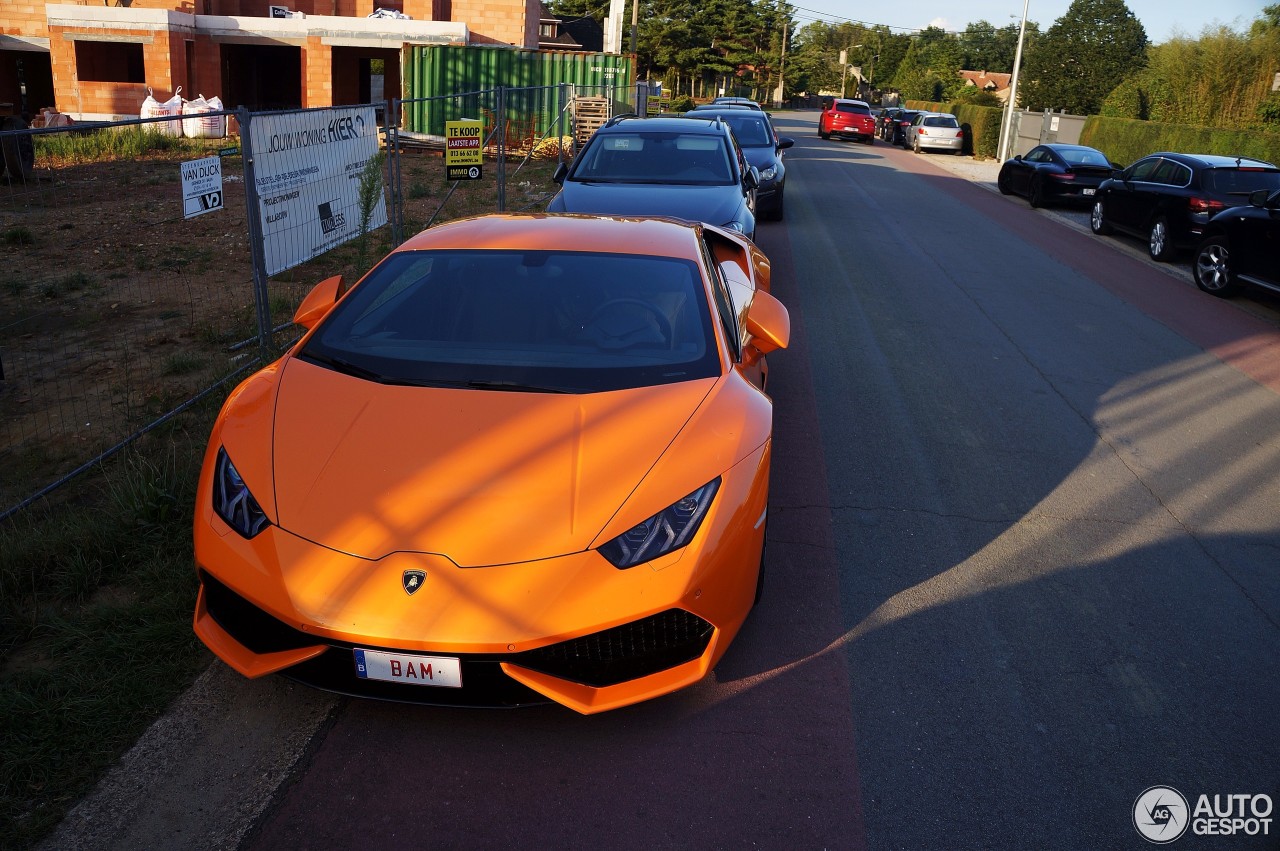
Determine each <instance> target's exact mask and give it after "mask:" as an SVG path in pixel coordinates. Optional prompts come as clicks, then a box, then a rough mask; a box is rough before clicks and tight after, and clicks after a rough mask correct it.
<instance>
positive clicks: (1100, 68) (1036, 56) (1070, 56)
mask: <svg viewBox="0 0 1280 851" xmlns="http://www.w3.org/2000/svg"><path fill="white" fill-rule="evenodd" d="M1147 44H1148V42H1147V31H1146V30H1145V29H1143V27H1142V24H1141V23H1140V22H1139V21H1138V19H1137V18H1136V17H1135V16H1134V14H1133V12H1131V11H1130V10H1129V7H1128V6H1126V5H1125V4H1124V0H1075V2H1073V3H1072V4H1071V6H1070V7H1069V8H1068V9H1067V12H1066V14H1065V15H1063V16H1062V17H1061V18H1059V19H1058V20H1056V21H1055V22H1054V24H1053V26H1051V27H1050V28H1049V31H1048V32H1047V33H1045V34H1044V35H1043V36H1041V37H1040V38H1039V39H1038V40H1037V42H1036V45H1035V48H1034V50H1032V51H1031V52H1030V54H1029V55H1028V57H1027V61H1026V66H1025V67H1024V68H1023V69H1022V74H1021V77H1020V80H1019V84H1018V85H1019V89H1018V95H1019V97H1018V100H1019V102H1020V104H1019V105H1021V106H1026V107H1028V108H1030V109H1053V110H1065V111H1067V112H1069V113H1073V114H1078V115H1092V114H1095V113H1097V112H1098V110H1099V108H1100V107H1101V106H1102V101H1103V100H1104V99H1105V98H1106V96H1107V95H1108V94H1110V93H1111V91H1112V89H1114V88H1115V87H1116V86H1117V85H1119V84H1120V82H1121V81H1122V80H1124V78H1125V77H1127V76H1128V75H1130V74H1132V73H1133V72H1135V71H1137V70H1138V69H1140V68H1142V67H1144V66H1145V65H1146V62H1147Z"/></svg>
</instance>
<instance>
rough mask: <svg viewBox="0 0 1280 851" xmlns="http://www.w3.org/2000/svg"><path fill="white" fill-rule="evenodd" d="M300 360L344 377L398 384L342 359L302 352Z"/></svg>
mask: <svg viewBox="0 0 1280 851" xmlns="http://www.w3.org/2000/svg"><path fill="white" fill-rule="evenodd" d="M302 358H303V359H304V360H309V361H312V362H314V363H318V364H322V365H324V366H327V367H331V368H332V369H335V370H337V371H338V372H341V373H343V374H345V375H352V376H355V377H356V378H363V379H365V380H366V381H376V382H377V383H379V384H397V383H399V382H395V381H392V380H390V379H388V378H387V377H386V376H385V375H382V374H381V373H378V372H374V371H373V370H371V369H366V368H365V367H363V366H357V365H356V364H354V363H351V362H350V361H345V360H343V359H342V358H335V357H332V356H330V355H318V354H316V353H315V352H303V353H302Z"/></svg>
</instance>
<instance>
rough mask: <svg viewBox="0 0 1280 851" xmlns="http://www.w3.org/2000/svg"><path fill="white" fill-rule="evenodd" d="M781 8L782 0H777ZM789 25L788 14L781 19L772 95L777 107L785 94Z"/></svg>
mask: <svg viewBox="0 0 1280 851" xmlns="http://www.w3.org/2000/svg"><path fill="white" fill-rule="evenodd" d="M783 8H784V7H783V5H782V0H778V10H779V11H781V10H782V9H783ZM784 14H785V13H784ZM790 25H791V18H790V16H789V15H788V16H786V17H784V18H783V19H782V57H781V58H780V59H779V60H778V90H777V91H776V92H775V93H774V95H773V103H774V105H775V106H777V107H779V108H780V107H781V106H782V100H783V98H785V97H786V96H787V95H786V90H785V89H784V88H783V85H784V79H785V77H784V74H785V73H786V70H787V29H788V27H790Z"/></svg>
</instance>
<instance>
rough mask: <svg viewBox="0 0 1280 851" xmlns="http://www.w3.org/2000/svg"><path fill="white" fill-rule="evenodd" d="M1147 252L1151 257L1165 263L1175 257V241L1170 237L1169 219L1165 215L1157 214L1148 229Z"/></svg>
mask: <svg viewBox="0 0 1280 851" xmlns="http://www.w3.org/2000/svg"><path fill="white" fill-rule="evenodd" d="M1147 253H1148V254H1150V255H1151V259H1152V260H1155V261H1157V262H1159V263H1165V262H1168V261H1169V260H1172V259H1173V255H1174V250H1173V242H1172V241H1170V239H1169V220H1168V219H1166V218H1165V217H1164V216H1156V218H1155V221H1153V222H1152V223H1151V227H1150V229H1148V230H1147Z"/></svg>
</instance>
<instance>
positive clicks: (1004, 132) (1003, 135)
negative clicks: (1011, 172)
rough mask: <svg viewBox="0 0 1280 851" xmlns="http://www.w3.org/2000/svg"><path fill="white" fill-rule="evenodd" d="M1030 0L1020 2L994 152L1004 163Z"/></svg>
mask: <svg viewBox="0 0 1280 851" xmlns="http://www.w3.org/2000/svg"><path fill="white" fill-rule="evenodd" d="M1030 2H1031V0H1022V27H1021V28H1020V29H1019V30H1018V49H1017V51H1016V52H1015V53H1014V54H1013V79H1012V80H1011V81H1010V83H1009V102H1008V103H1007V104H1005V110H1004V125H1003V126H1002V127H1001V128H1000V147H999V149H998V150H997V151H996V159H997V160H999V161H1000V162H1004V161H1005V159H1006V158H1007V157H1008V155H1009V148H1010V147H1011V144H1012V140H1011V139H1010V138H1009V137H1010V136H1012V135H1013V111H1014V109H1016V108H1017V105H1018V71H1019V70H1021V68H1022V39H1023V37H1024V36H1026V34H1027V5H1028V4H1029V3H1030Z"/></svg>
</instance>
